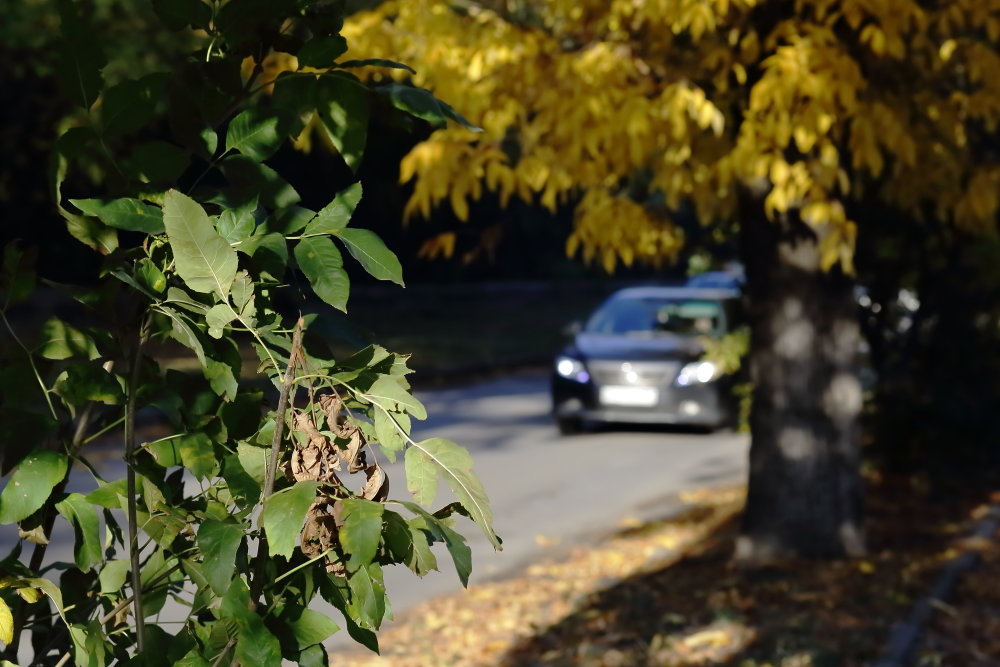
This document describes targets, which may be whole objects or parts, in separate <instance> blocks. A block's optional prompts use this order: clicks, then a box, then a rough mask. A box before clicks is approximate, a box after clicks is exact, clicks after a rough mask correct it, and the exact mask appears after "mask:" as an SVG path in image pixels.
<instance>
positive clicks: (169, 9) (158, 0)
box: [153, 0, 212, 30]
mask: <svg viewBox="0 0 1000 667" xmlns="http://www.w3.org/2000/svg"><path fill="white" fill-rule="evenodd" d="M153 11H155V12H156V15H157V16H158V17H159V18H160V20H161V21H163V25H165V26H166V27H167V28H168V29H169V30H180V29H181V28H184V27H186V26H191V27H192V28H202V29H205V28H208V27H209V25H210V24H211V22H212V8H211V7H209V6H208V5H206V4H205V3H203V2H201V0H153Z"/></svg>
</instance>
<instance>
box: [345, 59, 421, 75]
mask: <svg viewBox="0 0 1000 667" xmlns="http://www.w3.org/2000/svg"><path fill="white" fill-rule="evenodd" d="M337 67H340V68H341V69H350V68H352V67H388V68H390V69H405V70H406V71H407V72H409V73H411V74H416V73H417V70H415V69H413V68H412V67H410V66H409V65H407V64H405V63H398V62H396V61H395V60H386V59H385V58H362V59H361V60H345V61H344V62H342V63H340V64H339V65H337Z"/></svg>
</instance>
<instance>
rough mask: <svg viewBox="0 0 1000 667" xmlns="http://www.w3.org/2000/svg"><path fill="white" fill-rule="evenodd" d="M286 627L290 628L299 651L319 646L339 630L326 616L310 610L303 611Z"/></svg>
mask: <svg viewBox="0 0 1000 667" xmlns="http://www.w3.org/2000/svg"><path fill="white" fill-rule="evenodd" d="M288 625H289V626H291V628H292V633H293V634H294V635H295V641H296V642H297V643H298V646H299V649H300V650H302V649H305V648H306V647H308V646H312V645H313V644H319V643H320V642H322V641H325V640H326V639H327V638H328V637H330V636H331V635H332V634H334V633H335V632H337V631H338V630H340V628H339V627H338V626H337V624H336V623H334V622H333V621H332V620H330V618H329V617H328V616H327V615H326V614H321V613H319V612H318V611H313V610H312V609H303V610H302V615H301V616H299V617H298V618H297V619H295V620H294V621H289V622H288Z"/></svg>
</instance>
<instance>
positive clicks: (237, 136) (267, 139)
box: [226, 107, 286, 162]
mask: <svg viewBox="0 0 1000 667" xmlns="http://www.w3.org/2000/svg"><path fill="white" fill-rule="evenodd" d="M283 123H284V121H283V119H282V116H281V115H280V114H279V113H277V112H275V111H273V110H271V109H262V108H260V107H250V108H249V109H247V110H246V111H243V112H242V113H240V114H239V115H238V116H236V118H233V120H232V121H230V123H229V130H228V131H227V132H226V151H227V152H229V151H234V150H235V151H239V152H240V153H242V154H243V155H246V156H247V157H248V158H250V159H251V160H256V161H257V162H263V161H264V160H266V159H267V158H269V157H271V156H272V155H274V153H275V151H277V150H278V148H280V147H281V144H282V142H283V141H284V140H285V134H286V133H285V132H284V131H283V130H284V128H283Z"/></svg>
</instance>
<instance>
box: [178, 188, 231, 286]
mask: <svg viewBox="0 0 1000 667" xmlns="http://www.w3.org/2000/svg"><path fill="white" fill-rule="evenodd" d="M163 223H164V225H165V226H166V229H167V239H168V240H169V241H170V247H171V249H172V250H173V253H174V263H175V265H176V267H177V273H178V274H179V275H180V277H181V279H182V280H183V281H184V282H185V283H186V284H187V286H188V287H189V288H191V289H192V290H194V291H195V292H202V293H209V292H215V293H216V294H218V295H219V296H221V297H222V298H223V299H225V298H226V296H227V295H228V294H229V286H230V285H232V284H233V279H234V278H235V277H236V268H237V267H236V265H237V259H236V251H235V250H233V249H232V247H230V245H229V243H228V242H227V241H226V240H225V239H224V238H222V237H221V236H219V234H218V232H216V231H215V228H214V227H213V226H212V221H211V220H209V218H208V215H207V214H206V213H205V210H204V209H203V208H202V207H201V206H200V205H199V204H198V202H196V201H194V200H193V199H191V198H190V197H187V196H185V195H183V194H181V193H180V192H178V191H176V190H169V191H168V192H167V195H166V201H165V203H164V205H163Z"/></svg>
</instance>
